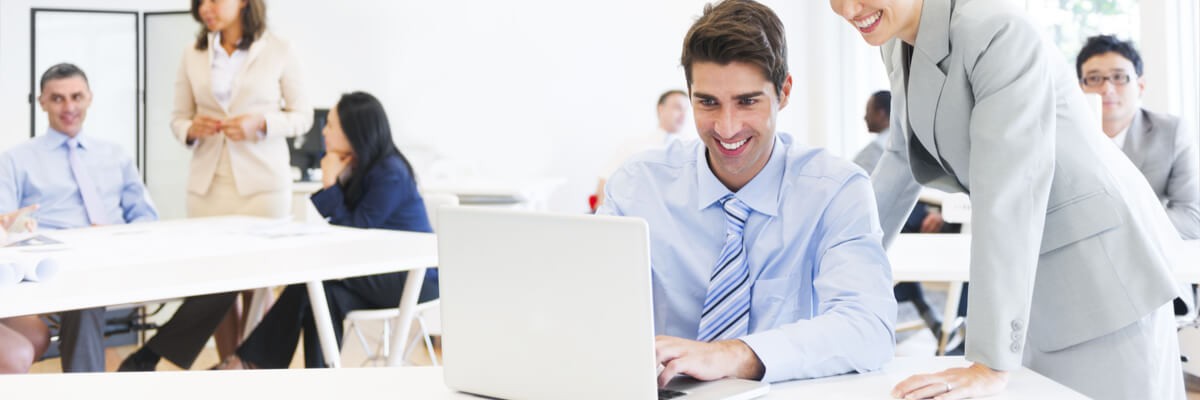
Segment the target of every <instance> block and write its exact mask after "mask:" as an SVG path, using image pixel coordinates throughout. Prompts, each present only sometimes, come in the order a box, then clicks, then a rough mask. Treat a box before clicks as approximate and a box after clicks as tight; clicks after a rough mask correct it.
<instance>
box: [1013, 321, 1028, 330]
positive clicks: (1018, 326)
mask: <svg viewBox="0 0 1200 400" xmlns="http://www.w3.org/2000/svg"><path fill="white" fill-rule="evenodd" d="M1012 329H1013V330H1014V331H1019V330H1022V329H1025V324H1024V323H1022V322H1021V320H1019V319H1014V320H1013V321H1012Z"/></svg>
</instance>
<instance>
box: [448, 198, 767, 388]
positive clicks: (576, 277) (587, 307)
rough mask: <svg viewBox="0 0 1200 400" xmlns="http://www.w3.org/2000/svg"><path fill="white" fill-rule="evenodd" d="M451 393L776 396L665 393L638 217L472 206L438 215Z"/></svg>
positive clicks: (724, 384)
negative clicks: (660, 383) (661, 386)
mask: <svg viewBox="0 0 1200 400" xmlns="http://www.w3.org/2000/svg"><path fill="white" fill-rule="evenodd" d="M437 219H438V226H437V227H436V232H437V234H438V258H439V265H438V266H439V276H440V279H441V298H442V301H441V308H442V343H443V346H442V352H443V353H442V355H443V359H444V362H445V380H446V385H447V386H449V387H450V388H452V389H455V390H459V391H462V392H467V393H472V394H477V395H482V396H488V397H496V398H504V399H534V400H536V399H555V400H558V399H604V400H610V399H630V400H651V399H659V398H660V394H661V395H662V397H661V398H678V399H687V400H700V399H751V398H755V397H759V396H762V395H764V394H766V393H767V391H768V390H769V389H770V386H769V385H767V384H765V383H761V382H755V381H747V380H738V379H724V380H719V381H713V382H703V383H701V382H697V381H695V380H691V379H686V378H683V377H677V378H675V379H674V380H673V381H672V384H671V385H670V386H668V387H667V390H666V391H661V392H660V390H659V388H658V384H657V369H656V368H657V365H656V364H657V363H656V362H655V356H654V319H653V315H652V314H651V312H652V311H651V310H652V305H651V301H652V300H651V289H650V240H649V234H648V230H647V227H646V223H645V221H642V220H641V219H635V218H622V217H602V216H589V215H555V214H539V213H530V212H523V211H512V210H498V209H484V208H472V207H446V208H441V209H440V212H439V214H438V218H437Z"/></svg>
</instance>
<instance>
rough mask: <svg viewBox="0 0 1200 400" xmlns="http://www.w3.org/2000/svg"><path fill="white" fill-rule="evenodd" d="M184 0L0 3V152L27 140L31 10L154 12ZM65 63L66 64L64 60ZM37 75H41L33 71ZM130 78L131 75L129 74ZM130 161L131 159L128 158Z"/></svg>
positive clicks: (6, 0)
mask: <svg viewBox="0 0 1200 400" xmlns="http://www.w3.org/2000/svg"><path fill="white" fill-rule="evenodd" d="M189 4H190V3H189V2H188V0H106V1H95V0H3V1H0V121H4V129H3V130H2V131H0V150H3V149H8V148H9V147H12V146H13V145H15V144H17V143H21V142H22V141H25V140H27V139H28V138H29V125H30V120H29V97H28V96H29V94H30V93H29V76H30V71H29V44H30V41H29V40H30V38H29V15H30V9H31V8H67V9H86V10H122V11H138V10H143V11H157V10H164V9H187V8H188V6H189ZM64 61H66V60H64ZM37 73H38V74H40V73H41V71H37ZM130 73H131V74H132V71H131V72H130ZM130 157H133V155H130Z"/></svg>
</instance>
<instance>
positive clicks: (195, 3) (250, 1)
mask: <svg viewBox="0 0 1200 400" xmlns="http://www.w3.org/2000/svg"><path fill="white" fill-rule="evenodd" d="M245 1H246V7H243V8H242V41H241V42H238V45H237V47H238V48H239V49H242V50H249V49H250V45H251V44H254V41H255V40H258V38H259V37H260V36H262V34H263V32H265V31H266V30H267V5H266V3H264V2H263V0H245ZM203 2H204V0H192V19H194V20H196V22H199V23H200V33H199V34H197V35H196V50H208V33H209V32H208V26H205V25H204V20H203V19H200V3H203Z"/></svg>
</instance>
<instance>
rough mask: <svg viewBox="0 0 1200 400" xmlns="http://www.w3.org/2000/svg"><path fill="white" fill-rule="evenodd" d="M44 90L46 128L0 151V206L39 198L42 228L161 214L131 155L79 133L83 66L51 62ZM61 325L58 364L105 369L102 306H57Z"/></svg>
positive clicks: (87, 95)
mask: <svg viewBox="0 0 1200 400" xmlns="http://www.w3.org/2000/svg"><path fill="white" fill-rule="evenodd" d="M41 91H42V93H41V95H40V96H39V97H38V102H39V103H40V104H41V106H42V109H43V110H45V111H46V114H47V115H48V116H49V119H50V129H48V130H47V132H46V133H45V134H43V135H41V136H38V137H35V138H33V139H31V140H29V141H28V142H25V143H22V144H20V145H18V146H16V147H13V148H12V149H11V150H9V151H7V152H5V153H4V154H2V155H0V212H8V211H12V210H16V209H18V208H21V207H26V206H30V205H34V204H37V205H39V207H38V209H37V211H36V212H35V213H34V214H33V216H34V219H35V220H37V225H38V228H39V229H43V230H52V229H69V228H82V227H88V226H95V225H110V224H124V223H129V222H139V221H153V220H156V219H158V212H157V211H155V210H154V205H153V204H152V203H151V202H150V198H149V197H147V195H146V187H145V186H144V185H142V180H141V175H140V174H138V171H137V167H136V166H135V165H134V164H133V160H132V159H131V158H129V156H127V155H126V154H125V153H124V151H122V150H121V148H120V147H119V146H117V145H116V144H114V143H109V142H106V141H104V140H101V139H99V138H96V137H89V136H87V135H84V134H83V132H82V131H83V121H84V119H85V118H86V117H87V110H88V106H90V105H91V103H92V92H91V89H90V88H89V87H88V81H87V76H86V75H84V73H83V71H82V70H80V69H79V68H78V67H76V66H74V65H71V64H58V65H55V66H53V67H50V69H48V70H46V72H45V73H44V74H42V80H41ZM31 301H36V300H32V299H31ZM60 328H61V329H60V332H59V337H60V338H61V339H60V349H61V351H62V354H63V371H65V372H103V371H104V344H103V340H104V308H93V309H88V310H76V311H69V312H65V313H62V321H61V326H60Z"/></svg>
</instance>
